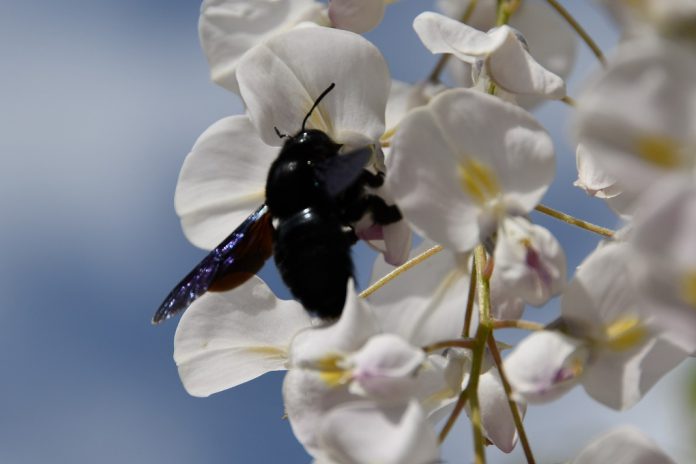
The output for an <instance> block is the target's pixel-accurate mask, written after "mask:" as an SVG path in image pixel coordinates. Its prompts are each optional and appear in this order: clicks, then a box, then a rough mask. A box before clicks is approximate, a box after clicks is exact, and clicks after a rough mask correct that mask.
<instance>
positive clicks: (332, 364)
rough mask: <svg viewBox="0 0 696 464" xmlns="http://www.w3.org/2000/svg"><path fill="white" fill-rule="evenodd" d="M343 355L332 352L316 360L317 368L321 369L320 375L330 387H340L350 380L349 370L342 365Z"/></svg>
mask: <svg viewBox="0 0 696 464" xmlns="http://www.w3.org/2000/svg"><path fill="white" fill-rule="evenodd" d="M342 361H343V357H342V356H341V355H338V354H330V355H327V356H325V357H323V358H321V359H320V360H319V361H317V362H316V364H315V366H314V367H315V368H316V369H317V370H318V371H319V377H320V378H321V380H323V381H324V383H325V384H326V385H328V386H329V387H338V386H339V385H343V384H345V383H346V382H347V381H349V380H350V376H351V373H350V371H349V370H346V369H344V368H343V367H341V363H342Z"/></svg>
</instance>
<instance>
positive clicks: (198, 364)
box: [174, 277, 311, 396]
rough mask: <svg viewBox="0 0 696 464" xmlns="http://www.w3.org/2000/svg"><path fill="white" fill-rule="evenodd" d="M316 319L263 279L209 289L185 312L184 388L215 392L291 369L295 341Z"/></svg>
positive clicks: (180, 353)
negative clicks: (289, 362) (277, 293)
mask: <svg viewBox="0 0 696 464" xmlns="http://www.w3.org/2000/svg"><path fill="white" fill-rule="evenodd" d="M309 326H311V319H310V317H309V316H308V314H307V312H306V311H305V310H304V308H302V306H301V305H300V304H299V303H297V302H295V301H285V300H279V299H278V298H276V297H275V295H274V294H273V292H271V290H270V289H269V288H268V287H267V286H266V284H265V283H264V282H263V281H262V280H261V279H259V278H258V277H252V278H251V280H249V281H247V282H246V283H244V284H243V285H241V286H240V287H238V288H236V289H234V290H231V291H228V292H222V293H212V292H211V293H207V294H205V295H203V296H202V297H201V298H199V299H198V300H197V301H195V302H194V303H193V304H192V305H191V306H190V307H189V308H188V310H187V311H186V312H185V313H184V315H183V316H182V318H181V321H180V322H179V326H178V327H177V330H176V335H175V337H174V361H175V362H176V365H177V367H178V369H179V377H180V378H181V382H182V383H183V384H184V388H186V391H187V392H189V393H190V394H191V395H193V396H209V395H211V394H213V393H217V392H219V391H222V390H226V389H228V388H232V387H235V386H237V385H239V384H242V383H244V382H248V381H249V380H252V379H254V378H256V377H258V376H260V375H262V374H265V373H266V372H270V371H275V370H284V369H287V359H288V351H289V347H290V341H291V340H292V338H293V337H294V336H295V334H296V333H297V332H299V331H300V330H301V329H304V328H306V327H309Z"/></svg>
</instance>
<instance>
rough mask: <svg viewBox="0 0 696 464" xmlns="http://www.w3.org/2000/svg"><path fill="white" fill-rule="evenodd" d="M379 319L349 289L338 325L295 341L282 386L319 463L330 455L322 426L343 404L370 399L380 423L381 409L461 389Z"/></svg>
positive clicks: (296, 428) (298, 432)
mask: <svg viewBox="0 0 696 464" xmlns="http://www.w3.org/2000/svg"><path fill="white" fill-rule="evenodd" d="M378 314H379V311H378V310H374V311H373V309H372V308H371V307H370V306H368V305H366V304H365V303H364V302H362V301H360V300H359V299H358V298H357V295H356V294H355V292H354V291H353V290H352V288H349V291H348V298H347V299H346V305H345V307H344V309H343V313H342V315H341V318H340V319H339V320H338V321H337V322H336V323H335V324H333V325H330V326H326V327H317V328H312V329H308V330H304V331H302V332H300V333H299V334H298V335H297V336H296V337H295V338H294V340H293V342H292V345H291V351H290V370H289V371H288V373H287V375H286V378H285V382H284V385H283V397H284V399H285V406H286V411H287V414H288V418H289V419H290V424H291V426H292V428H293V432H294V433H295V436H296V437H297V438H298V440H299V441H300V442H301V443H302V444H303V445H304V446H305V448H306V449H307V451H308V452H309V453H310V454H312V455H313V456H315V458H317V459H318V460H319V461H321V459H319V458H320V457H322V456H325V455H326V450H325V449H324V448H323V446H322V443H321V440H320V432H319V430H320V429H319V428H318V425H319V424H321V423H322V422H323V420H324V418H325V417H326V416H327V415H328V414H330V412H331V411H332V410H333V409H335V408H337V407H339V405H342V404H349V403H352V402H356V401H364V400H366V399H369V400H371V401H372V403H373V404H374V405H375V408H373V409H372V411H373V413H374V415H375V418H377V417H378V415H379V408H378V407H377V406H389V407H393V406H398V405H405V404H407V403H409V402H410V400H411V399H414V398H415V399H418V398H420V399H421V400H425V399H426V398H429V397H433V396H434V395H437V394H438V392H442V393H445V392H448V393H447V394H448V395H452V396H454V395H456V394H457V392H458V388H457V387H458V386H451V385H448V383H447V381H446V376H445V370H444V369H443V363H440V362H434V361H433V360H432V359H430V357H426V356H425V354H424V353H423V351H421V350H420V349H418V348H415V347H413V346H412V345H411V344H410V343H409V342H408V341H407V340H404V339H402V338H401V337H399V336H397V335H394V334H389V333H388V332H387V333H383V332H382V331H383V330H384V329H383V327H382V326H381V324H380V321H379V319H378V317H377V315H378ZM431 356H436V357H439V355H431ZM439 396H442V394H440V395H439Z"/></svg>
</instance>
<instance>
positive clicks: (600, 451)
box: [571, 426, 674, 464]
mask: <svg viewBox="0 0 696 464" xmlns="http://www.w3.org/2000/svg"><path fill="white" fill-rule="evenodd" d="M595 463H612V464H674V461H672V459H670V458H669V456H667V455H666V454H665V452H664V451H662V450H661V449H660V448H659V447H658V446H657V445H656V444H655V443H654V442H653V441H652V440H651V439H650V438H648V437H646V436H645V434H643V432H641V431H640V430H638V429H636V428H634V427H631V426H624V427H619V428H616V429H614V430H611V431H609V432H607V433H605V434H604V435H602V436H601V437H598V438H597V439H595V440H594V441H592V443H590V444H589V445H587V446H586V447H585V448H583V450H582V451H580V454H578V456H577V457H576V458H575V459H573V460H572V461H571V464H595Z"/></svg>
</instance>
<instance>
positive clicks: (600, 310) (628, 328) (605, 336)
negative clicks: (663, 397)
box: [505, 243, 696, 410]
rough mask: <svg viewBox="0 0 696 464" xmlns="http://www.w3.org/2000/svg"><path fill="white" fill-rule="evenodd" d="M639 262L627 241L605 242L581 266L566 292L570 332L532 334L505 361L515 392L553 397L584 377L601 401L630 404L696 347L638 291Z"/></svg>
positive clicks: (536, 398)
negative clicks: (664, 322) (661, 318)
mask: <svg viewBox="0 0 696 464" xmlns="http://www.w3.org/2000/svg"><path fill="white" fill-rule="evenodd" d="M634 266H635V257H634V256H632V254H631V249H630V246H629V245H628V244H626V243H612V244H606V245H604V246H602V247H600V248H598V249H597V250H596V251H595V252H593V253H592V254H591V255H590V256H589V257H588V258H587V259H586V260H585V261H584V262H583V263H582V264H581V265H580V267H579V268H578V271H577V273H576V275H575V277H574V278H573V280H572V281H571V283H570V285H569V286H568V289H567V290H566V292H565V293H564V294H563V299H562V307H561V321H562V323H561V326H562V327H563V328H564V333H560V332H550V331H541V332H538V333H534V334H532V335H530V336H528V337H527V338H526V339H525V340H523V341H522V342H521V343H520V344H519V345H518V346H517V347H516V348H515V350H514V351H513V352H512V353H511V354H510V355H509V356H508V357H507V358H506V360H505V369H506V371H507V373H508V377H509V379H510V383H511V384H512V386H513V387H514V389H515V391H516V393H517V394H519V395H521V396H522V397H524V398H526V399H527V400H528V401H530V402H543V401H550V400H553V399H555V398H557V397H558V396H560V395H561V394H563V393H565V392H566V391H567V390H568V389H570V388H571V387H572V386H574V385H576V384H577V383H581V384H582V385H583V387H584V388H585V390H586V391H587V393H588V394H589V395H590V396H592V397H593V398H594V399H595V400H597V401H599V402H601V403H603V404H605V405H606V406H609V407H611V408H613V409H618V410H622V409H626V408H629V407H631V406H633V405H634V404H635V403H637V402H638V401H639V400H640V399H641V398H642V397H643V396H644V395H645V393H646V392H647V391H648V390H649V389H650V388H652V386H653V385H654V384H655V383H656V382H657V381H658V380H659V379H660V378H661V377H662V376H663V375H664V374H666V373H667V372H669V371H670V370H671V369H673V368H674V367H676V366H677V365H678V364H679V363H681V362H682V361H683V360H685V359H686V358H687V357H688V356H689V355H690V354H691V353H692V352H693V351H694V349H696V340H695V339H691V340H684V339H681V338H678V337H675V335H676V333H674V332H673V331H669V330H665V329H664V327H663V325H662V324H661V323H660V322H659V314H658V313H657V312H655V311H654V310H653V308H651V307H649V306H646V305H645V303H644V302H643V301H642V300H641V299H640V298H639V296H638V293H639V292H638V288H637V286H636V276H635V272H633V271H634ZM549 354H551V356H550V355H549Z"/></svg>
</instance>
